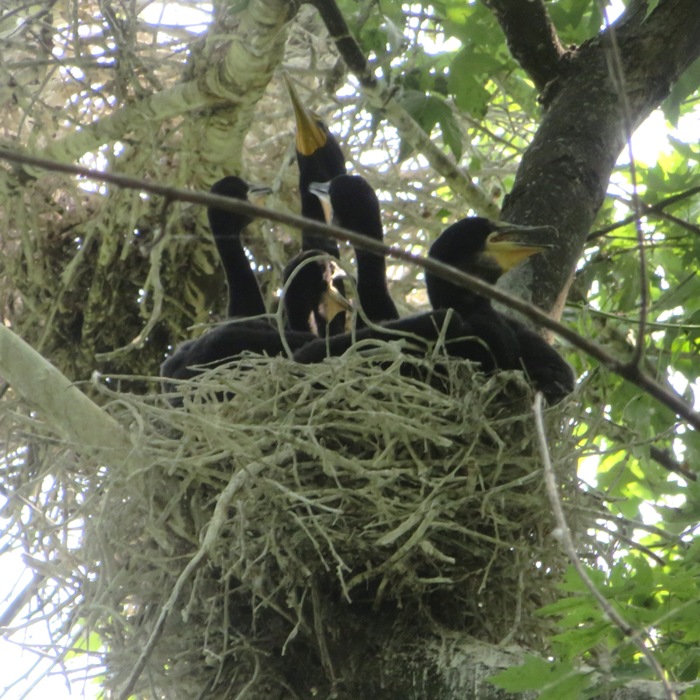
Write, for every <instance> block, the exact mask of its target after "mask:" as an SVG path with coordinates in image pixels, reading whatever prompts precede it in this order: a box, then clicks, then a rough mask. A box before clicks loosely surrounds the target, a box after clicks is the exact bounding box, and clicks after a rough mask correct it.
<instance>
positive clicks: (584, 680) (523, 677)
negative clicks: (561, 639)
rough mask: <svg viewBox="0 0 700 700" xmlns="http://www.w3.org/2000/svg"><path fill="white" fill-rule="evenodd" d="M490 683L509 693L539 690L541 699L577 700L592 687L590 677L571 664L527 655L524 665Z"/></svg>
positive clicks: (493, 678)
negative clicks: (565, 699)
mask: <svg viewBox="0 0 700 700" xmlns="http://www.w3.org/2000/svg"><path fill="white" fill-rule="evenodd" d="M488 680H489V682H490V683H492V684H493V685H495V686H497V687H498V688H502V689H503V690H506V691H508V692H510V693H520V692H523V691H526V690H537V691H540V694H539V695H538V698H540V700H560V699H561V698H567V700H575V699H576V698H579V697H581V692H582V691H584V690H585V689H586V688H588V687H589V686H590V679H589V677H588V674H585V673H583V672H581V671H579V670H577V669H576V668H575V667H574V666H573V664H571V663H570V662H568V661H559V662H549V661H545V660H544V659H541V658H538V657H536V656H528V657H526V659H525V663H524V664H522V666H516V667H514V668H509V669H507V670H505V671H502V672H501V673H498V674H496V675H495V676H491V677H490V678H489V679H488Z"/></svg>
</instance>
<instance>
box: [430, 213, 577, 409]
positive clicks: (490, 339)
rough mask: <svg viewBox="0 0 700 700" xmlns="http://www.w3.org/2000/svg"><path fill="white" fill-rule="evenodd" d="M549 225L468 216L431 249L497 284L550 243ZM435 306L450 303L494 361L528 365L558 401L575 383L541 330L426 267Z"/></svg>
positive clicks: (517, 366)
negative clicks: (540, 332) (506, 221)
mask: <svg viewBox="0 0 700 700" xmlns="http://www.w3.org/2000/svg"><path fill="white" fill-rule="evenodd" d="M552 232H553V229H552V227H551V226H517V225H515V224H509V223H505V222H500V223H497V222H494V221H490V220H489V219H484V218H482V217H468V218H466V219H462V220H460V221H458V222H456V223H455V224H453V225H452V226H449V227H448V228H447V229H445V230H444V231H443V232H442V234H440V236H439V237H438V238H437V240H436V241H435V242H434V243H433V245H432V246H431V247H430V252H429V253H428V255H429V256H430V257H431V258H434V259H435V260H439V261H440V262H444V263H446V264H448V265H453V266H454V267H457V268H459V269H460V270H462V271H463V272H467V273H469V274H472V275H475V276H476V277H479V278H480V279H483V280H484V281H486V282H490V283H491V284H494V283H495V282H496V281H497V280H498V278H499V277H500V276H501V275H502V274H503V273H504V272H506V271H507V270H510V269H511V268H513V267H515V266H516V265H518V264H520V263H521V262H523V261H524V260H525V259H527V258H528V257H530V256H531V255H534V254H536V253H541V252H544V251H545V250H547V249H548V248H550V247H551V246H550V245H548V244H547V243H546V239H547V237H548V236H550V235H551V233H552ZM425 283H426V287H427V290H428V298H429V299H430V303H431V304H432V306H433V308H434V309H448V308H452V309H454V310H455V311H456V312H457V313H459V314H460V316H462V318H463V319H464V321H465V323H467V324H469V326H471V329H472V331H473V332H474V333H475V334H476V335H477V336H478V337H479V338H481V339H483V340H484V341H486V343H487V344H488V346H489V350H490V351H491V353H492V354H493V358H494V362H495V364H496V366H498V367H500V368H502V369H524V370H525V372H526V373H527V375H528V377H529V378H530V380H531V381H532V383H533V384H534V386H535V387H536V388H537V389H539V390H540V391H542V392H543V393H544V395H545V397H546V398H547V400H548V401H549V403H555V402H557V401H560V400H561V399H562V398H564V397H565V396H566V395H567V394H570V393H571V392H572V391H573V388H574V381H575V378H574V373H573V370H572V369H571V367H570V365H569V364H568V363H567V362H566V361H565V360H564V359H563V358H562V357H561V355H560V354H559V353H558V352H557V351H556V350H555V349H554V348H553V347H551V345H549V344H548V343H547V342H546V341H545V340H544V339H543V338H542V337H541V336H539V335H538V334H537V333H535V332H534V331H532V330H531V329H530V328H528V327H527V326H525V325H524V324H523V323H521V322H520V321H516V320H515V319H513V318H510V317H509V316H505V315H504V314H501V313H499V312H498V311H496V310H495V309H494V308H493V307H492V306H491V300H490V299H488V298H486V297H482V296H480V295H478V294H475V293H474V292H470V291H468V290H466V289H464V288H463V287H459V286H457V285H455V284H453V283H451V282H449V281H447V280H444V279H442V278H440V277H438V276H437V275H434V274H432V273H429V272H427V271H426V275H425Z"/></svg>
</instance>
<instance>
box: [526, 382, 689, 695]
mask: <svg viewBox="0 0 700 700" xmlns="http://www.w3.org/2000/svg"><path fill="white" fill-rule="evenodd" d="M542 406H543V396H542V392H540V391H538V392H537V394H536V395H535V403H534V406H533V410H534V414H535V426H536V428H537V440H538V442H539V446H540V453H541V455H542V465H543V468H544V482H545V488H546V489H547V496H548V497H549V503H550V505H551V506H552V510H553V511H554V519H555V521H556V523H557V527H556V530H554V532H553V533H552V536H553V537H555V538H556V539H558V540H559V542H560V543H561V546H562V548H563V549H564V552H565V553H566V555H567V556H568V557H569V560H570V561H571V564H572V565H573V567H574V569H576V573H577V574H578V575H579V578H580V579H581V581H583V584H584V585H585V586H586V588H587V589H588V590H589V591H590V592H591V595H592V596H593V597H594V598H595V599H596V601H597V602H598V605H599V606H600V608H601V609H602V611H603V612H604V613H605V615H606V616H607V617H608V619H610V620H611V621H612V622H613V623H614V624H615V625H616V626H617V627H618V628H619V629H620V630H621V631H622V633H623V634H624V635H625V637H627V638H628V639H629V640H630V641H631V642H632V643H633V644H634V645H635V646H636V647H637V649H639V651H640V652H641V653H642V654H643V655H644V658H645V659H646V660H647V662H648V663H649V665H650V666H651V668H652V669H653V670H654V672H655V673H656V675H657V676H658V677H659V680H660V681H661V684H662V685H663V688H664V690H665V692H666V698H667V699H668V700H678V696H677V695H676V692H675V691H674V690H673V688H672V687H671V684H670V683H669V682H668V679H667V678H666V674H665V672H664V669H663V668H662V667H661V664H660V663H659V661H658V659H657V658H656V656H654V654H653V652H652V651H651V649H649V648H648V647H647V645H646V643H645V642H644V640H643V638H642V636H647V633H646V631H639V630H636V629H635V628H634V627H632V626H631V625H630V624H629V623H628V622H627V621H626V620H625V619H624V618H623V617H622V615H620V614H619V613H618V612H617V610H615V608H614V607H613V606H612V605H611V604H610V603H609V602H608V601H607V600H606V598H605V596H604V595H603V594H602V593H601V592H600V591H599V590H598V589H597V588H596V585H595V583H593V581H592V580H591V578H590V576H589V575H588V572H587V571H586V569H585V567H584V566H583V564H582V563H581V560H580V559H579V558H578V554H577V553H576V547H575V545H574V540H573V538H572V536H571V530H570V529H569V526H568V524H567V522H566V516H565V514H564V509H563V507H562V504H561V500H560V498H559V490H558V488H557V480H556V475H555V474H554V468H553V467H552V461H551V459H550V458H549V446H548V445H547V436H546V434H545V429H544V419H543V416H542Z"/></svg>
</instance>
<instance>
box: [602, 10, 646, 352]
mask: <svg viewBox="0 0 700 700" xmlns="http://www.w3.org/2000/svg"><path fill="white" fill-rule="evenodd" d="M598 8H599V10H600V11H601V13H602V14H603V17H604V18H605V26H606V34H607V35H608V36H609V38H610V50H609V51H607V53H606V56H607V58H608V70H609V72H610V77H611V79H612V82H613V84H614V85H615V87H616V89H617V94H618V95H619V97H620V103H621V106H622V116H623V126H624V129H625V138H626V140H627V152H628V154H629V161H630V163H629V172H630V180H631V183H632V202H633V204H634V215H635V216H634V227H635V231H636V233H637V244H638V246H639V299H640V304H639V330H638V333H637V338H636V342H635V346H634V354H633V356H632V358H631V359H630V364H631V365H632V364H633V365H635V366H639V365H641V363H642V361H643V359H644V342H645V338H646V327H647V317H648V314H649V277H648V274H647V263H646V253H645V248H644V244H645V240H644V231H643V230H642V223H641V220H642V211H641V207H640V204H639V201H640V200H639V194H638V187H637V166H636V163H635V161H634V153H633V152H632V132H633V127H632V110H631V109H630V103H629V98H628V96H627V85H626V79H625V71H624V68H623V66H622V59H621V56H620V45H619V43H618V41H617V32H616V30H615V25H614V24H611V23H610V22H609V21H608V14H607V11H606V8H605V7H604V6H603V3H602V2H601V0H598Z"/></svg>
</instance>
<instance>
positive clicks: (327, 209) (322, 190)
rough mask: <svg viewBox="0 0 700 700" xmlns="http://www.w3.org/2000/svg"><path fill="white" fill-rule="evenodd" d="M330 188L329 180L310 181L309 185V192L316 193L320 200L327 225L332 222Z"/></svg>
mask: <svg viewBox="0 0 700 700" xmlns="http://www.w3.org/2000/svg"><path fill="white" fill-rule="evenodd" d="M330 189H331V183H330V181H328V182H312V183H311V184H310V185H309V192H311V194H314V195H316V196H317V197H318V199H319V201H320V202H321V207H322V208H323V218H324V219H325V220H326V223H327V224H328V225H329V226H330V224H332V223H333V205H332V204H331V195H330Z"/></svg>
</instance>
